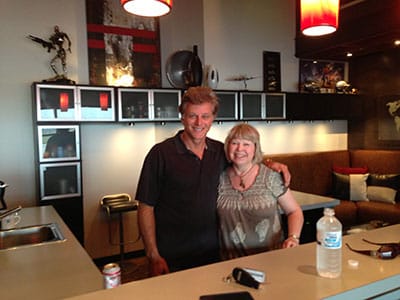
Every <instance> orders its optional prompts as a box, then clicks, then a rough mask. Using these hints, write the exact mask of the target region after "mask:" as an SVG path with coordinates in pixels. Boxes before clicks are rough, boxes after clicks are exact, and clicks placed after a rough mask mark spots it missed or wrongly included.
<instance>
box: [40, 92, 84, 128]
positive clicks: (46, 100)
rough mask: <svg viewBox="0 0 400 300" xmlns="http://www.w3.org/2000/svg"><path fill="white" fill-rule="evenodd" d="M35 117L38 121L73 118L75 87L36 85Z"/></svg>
mask: <svg viewBox="0 0 400 300" xmlns="http://www.w3.org/2000/svg"><path fill="white" fill-rule="evenodd" d="M36 96H37V98H36V101H37V110H38V112H37V117H38V120H39V121H46V120H62V121H65V120H75V119H76V105H75V88H74V87H66V86H59V87H56V86H41V85H38V86H37V95H36Z"/></svg>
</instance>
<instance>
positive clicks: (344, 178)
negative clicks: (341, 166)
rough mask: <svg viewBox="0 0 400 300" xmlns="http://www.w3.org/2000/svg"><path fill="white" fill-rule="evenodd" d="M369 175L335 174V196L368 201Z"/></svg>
mask: <svg viewBox="0 0 400 300" xmlns="http://www.w3.org/2000/svg"><path fill="white" fill-rule="evenodd" d="M367 178H368V173H367V174H350V175H344V174H339V173H336V172H333V196H334V197H335V198H339V199H349V200H353V201H368V198H367Z"/></svg>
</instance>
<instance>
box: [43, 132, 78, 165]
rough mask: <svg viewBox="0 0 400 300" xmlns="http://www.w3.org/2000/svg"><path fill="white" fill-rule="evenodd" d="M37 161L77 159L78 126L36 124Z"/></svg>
mask: <svg viewBox="0 0 400 300" xmlns="http://www.w3.org/2000/svg"><path fill="white" fill-rule="evenodd" d="M38 141H39V145H38V146H39V161H40V162H45V161H59V160H77V159H79V157H80V148H79V126H77V125H76V126H67V125H66V126H61V125H60V126H38Z"/></svg>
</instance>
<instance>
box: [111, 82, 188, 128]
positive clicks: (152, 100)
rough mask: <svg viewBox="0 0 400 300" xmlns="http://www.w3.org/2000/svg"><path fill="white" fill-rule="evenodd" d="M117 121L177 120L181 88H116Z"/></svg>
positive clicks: (178, 117)
mask: <svg viewBox="0 0 400 300" xmlns="http://www.w3.org/2000/svg"><path fill="white" fill-rule="evenodd" d="M117 94H118V96H117V97H118V121H120V122H148V121H151V122H154V121H179V119H180V115H179V112H178V106H179V105H180V103H181V90H175V89H138V88H118V89H117Z"/></svg>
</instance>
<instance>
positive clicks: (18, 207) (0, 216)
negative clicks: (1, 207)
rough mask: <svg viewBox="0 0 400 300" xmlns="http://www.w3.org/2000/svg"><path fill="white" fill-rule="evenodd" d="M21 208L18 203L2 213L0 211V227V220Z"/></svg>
mask: <svg viewBox="0 0 400 300" xmlns="http://www.w3.org/2000/svg"><path fill="white" fill-rule="evenodd" d="M21 209H22V207H21V205H18V206H17V207H14V208H11V209H8V210H6V211H4V212H2V213H0V228H1V220H3V219H4V218H5V217H7V216H9V215H12V214H14V213H16V212H19V211H20V210H21Z"/></svg>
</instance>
